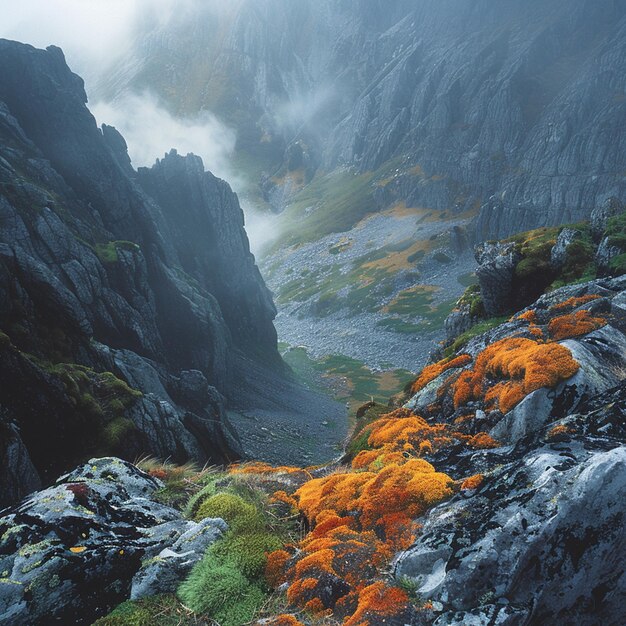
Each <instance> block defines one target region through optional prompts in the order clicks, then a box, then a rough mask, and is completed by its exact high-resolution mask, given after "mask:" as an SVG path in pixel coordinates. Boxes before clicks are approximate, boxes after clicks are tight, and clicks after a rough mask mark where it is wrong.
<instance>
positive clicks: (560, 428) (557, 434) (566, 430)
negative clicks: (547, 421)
mask: <svg viewBox="0 0 626 626" xmlns="http://www.w3.org/2000/svg"><path fill="white" fill-rule="evenodd" d="M573 432H574V429H573V428H570V427H569V426H566V425H565V424H557V425H556V426H554V427H552V428H551V429H550V430H549V431H548V434H547V435H546V439H548V440H559V439H564V438H566V437H568V436H569V435H571V434H572V433H573Z"/></svg>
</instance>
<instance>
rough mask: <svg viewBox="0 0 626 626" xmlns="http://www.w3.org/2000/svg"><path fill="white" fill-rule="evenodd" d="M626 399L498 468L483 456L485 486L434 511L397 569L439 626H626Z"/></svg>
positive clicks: (525, 444)
mask: <svg viewBox="0 0 626 626" xmlns="http://www.w3.org/2000/svg"><path fill="white" fill-rule="evenodd" d="M625 393H626V387H625V386H624V384H623V383H622V384H621V385H620V386H619V387H616V388H614V389H611V390H607V391H605V392H604V393H603V394H600V395H598V396H597V397H596V398H595V399H594V400H593V401H592V402H590V403H588V404H587V405H586V406H585V407H582V408H583V410H582V411H581V412H580V413H577V414H575V415H570V416H567V417H565V418H562V419H561V420H558V421H556V422H554V423H553V424H552V425H551V426H550V427H548V428H545V429H543V430H542V431H540V432H539V433H535V434H534V435H533V436H530V437H526V438H524V439H523V440H521V441H520V442H519V444H518V445H517V446H516V447H514V448H513V447H511V448H507V449H504V450H502V451H501V453H500V454H493V455H492V456H491V457H490V458H489V459H488V460H487V461H485V457H484V454H482V453H479V454H475V455H474V456H475V457H481V458H480V460H479V459H478V458H477V459H476V461H477V462H479V463H480V464H482V470H481V471H483V472H484V475H485V478H484V481H483V483H482V485H481V486H480V487H479V488H478V489H477V490H475V491H473V492H467V491H465V492H462V493H461V494H459V495H458V496H456V497H454V498H453V499H452V500H451V501H449V502H447V503H445V504H443V505H441V506H439V507H437V508H436V509H434V510H433V511H432V512H431V513H430V515H429V516H428V517H427V518H426V520H425V523H424V528H423V532H422V534H421V535H420V537H419V538H418V540H417V542H416V544H415V545H414V546H413V547H412V548H410V549H409V550H408V551H407V552H405V553H402V554H401V555H399V557H398V559H397V561H396V565H395V573H396V576H407V577H409V578H411V579H413V580H414V581H415V583H416V585H417V592H418V593H419V594H420V596H422V597H424V598H427V599H430V600H432V601H433V602H434V605H435V607H436V608H437V615H438V617H437V619H436V621H435V622H434V623H435V624H437V625H438V626H443V625H446V626H450V625H452V624H480V625H485V626H486V625H487V624H507V625H517V624H581V625H585V626H592V625H595V624H600V623H602V624H615V625H617V624H619V623H621V622H622V620H623V616H624V613H623V607H624V601H625V599H626V573H625V570H624V556H625V555H626V535H625V534H624V525H623V522H624V518H625V516H626V507H625V504H624V499H623V497H622V496H621V494H622V493H623V491H624V489H625V488H626V484H625V480H626V445H625V442H626V439H625V438H624V435H625V432H624V417H625V416H626V395H625ZM555 425H560V426H563V427H565V430H566V433H567V434H566V435H565V436H555V435H553V434H552V432H553V431H552V428H553V427H554V426H555ZM465 463H466V465H465V469H466V470H467V471H468V472H469V471H472V469H476V467H477V466H476V465H475V466H474V467H473V468H472V461H469V460H468V459H466V460H465Z"/></svg>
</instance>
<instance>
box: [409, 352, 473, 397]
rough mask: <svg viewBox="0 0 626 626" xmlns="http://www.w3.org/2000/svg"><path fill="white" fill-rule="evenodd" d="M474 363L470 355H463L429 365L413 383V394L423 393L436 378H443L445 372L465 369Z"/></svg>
mask: <svg viewBox="0 0 626 626" xmlns="http://www.w3.org/2000/svg"><path fill="white" fill-rule="evenodd" d="M471 362H472V357H471V356H470V355H469V354H461V355H459V356H457V357H455V358H453V359H443V360H442V361H439V362H438V363H434V364H433V365H427V366H426V367H425V368H424V369H423V370H422V373H421V374H420V376H419V378H418V379H417V380H416V381H415V382H414V383H413V387H411V393H417V392H418V391H421V390H422V389H423V388H424V387H426V385H428V384H429V383H431V382H432V381H433V380H435V378H437V377H438V376H441V374H443V373H444V372H447V371H448V370H450V369H454V368H457V367H464V366H465V365H469V364H470V363H471Z"/></svg>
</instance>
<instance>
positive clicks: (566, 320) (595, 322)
mask: <svg viewBox="0 0 626 626" xmlns="http://www.w3.org/2000/svg"><path fill="white" fill-rule="evenodd" d="M606 323H607V322H606V319H604V318H603V317H593V316H592V315H591V313H590V312H589V311H586V310H584V309H583V310H581V311H576V313H572V314H570V315H562V316H560V317H555V318H553V319H552V320H550V323H549V324H548V332H549V333H550V335H552V338H553V339H554V340H555V341H562V340H563V339H570V338H571V337H580V336H581V335H586V334H587V333H590V332H593V331H594V330H597V329H598V328H602V326H605V325H606Z"/></svg>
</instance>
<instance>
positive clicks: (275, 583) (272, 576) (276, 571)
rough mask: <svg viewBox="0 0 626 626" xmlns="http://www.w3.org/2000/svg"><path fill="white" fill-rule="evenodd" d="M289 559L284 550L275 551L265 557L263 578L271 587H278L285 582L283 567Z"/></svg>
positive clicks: (287, 553) (289, 556)
mask: <svg viewBox="0 0 626 626" xmlns="http://www.w3.org/2000/svg"><path fill="white" fill-rule="evenodd" d="M290 558H291V555H290V554H289V552H287V551H286V550H276V551H274V552H271V553H270V554H268V555H267V564H266V566H265V578H266V579H267V582H268V583H269V584H270V585H271V586H272V587H279V586H280V585H282V584H283V583H284V582H285V566H286V565H287V561H289V559H290Z"/></svg>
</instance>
